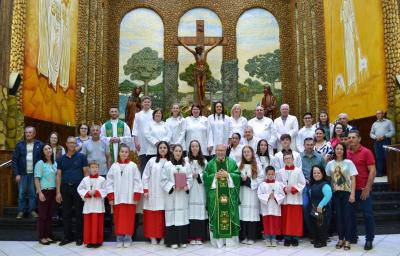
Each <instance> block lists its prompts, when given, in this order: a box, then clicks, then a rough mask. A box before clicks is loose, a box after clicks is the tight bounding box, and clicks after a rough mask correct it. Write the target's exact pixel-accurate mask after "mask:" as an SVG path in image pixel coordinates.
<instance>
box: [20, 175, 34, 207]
mask: <svg viewBox="0 0 400 256" xmlns="http://www.w3.org/2000/svg"><path fill="white" fill-rule="evenodd" d="M35 209H36V193H35V184H34V177H33V174H27V175H21V180H20V181H19V183H18V212H24V213H31V212H32V211H34V210H35Z"/></svg>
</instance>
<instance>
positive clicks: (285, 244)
mask: <svg viewBox="0 0 400 256" xmlns="http://www.w3.org/2000/svg"><path fill="white" fill-rule="evenodd" d="M290 244H291V243H290V240H286V239H285V242H284V243H283V245H284V246H290Z"/></svg>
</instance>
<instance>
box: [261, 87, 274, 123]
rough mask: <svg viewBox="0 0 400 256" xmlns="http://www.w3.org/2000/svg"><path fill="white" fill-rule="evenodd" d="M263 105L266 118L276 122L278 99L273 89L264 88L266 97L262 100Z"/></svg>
mask: <svg viewBox="0 0 400 256" xmlns="http://www.w3.org/2000/svg"><path fill="white" fill-rule="evenodd" d="M261 105H262V107H263V108H264V116H266V117H269V118H271V119H272V120H274V117H275V109H276V98H275V96H274V95H273V94H272V91H271V87H270V86H268V85H267V86H265V87H264V97H263V98H262V100H261Z"/></svg>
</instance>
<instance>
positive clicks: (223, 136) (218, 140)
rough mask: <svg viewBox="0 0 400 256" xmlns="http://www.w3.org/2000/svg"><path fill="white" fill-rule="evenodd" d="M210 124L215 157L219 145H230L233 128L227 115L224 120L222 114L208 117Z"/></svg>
mask: <svg viewBox="0 0 400 256" xmlns="http://www.w3.org/2000/svg"><path fill="white" fill-rule="evenodd" d="M208 123H209V124H210V127H211V131H212V134H213V145H214V147H213V150H212V152H211V155H215V147H216V146H217V145H219V144H223V145H228V144H229V138H231V134H232V127H231V119H230V118H229V116H227V115H225V118H222V114H220V115H218V114H215V115H214V114H212V115H209V116H208Z"/></svg>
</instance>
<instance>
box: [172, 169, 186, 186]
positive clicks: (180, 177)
mask: <svg viewBox="0 0 400 256" xmlns="http://www.w3.org/2000/svg"><path fill="white" fill-rule="evenodd" d="M174 178H175V188H184V187H185V186H186V185H187V184H186V173H179V172H177V173H174Z"/></svg>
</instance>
